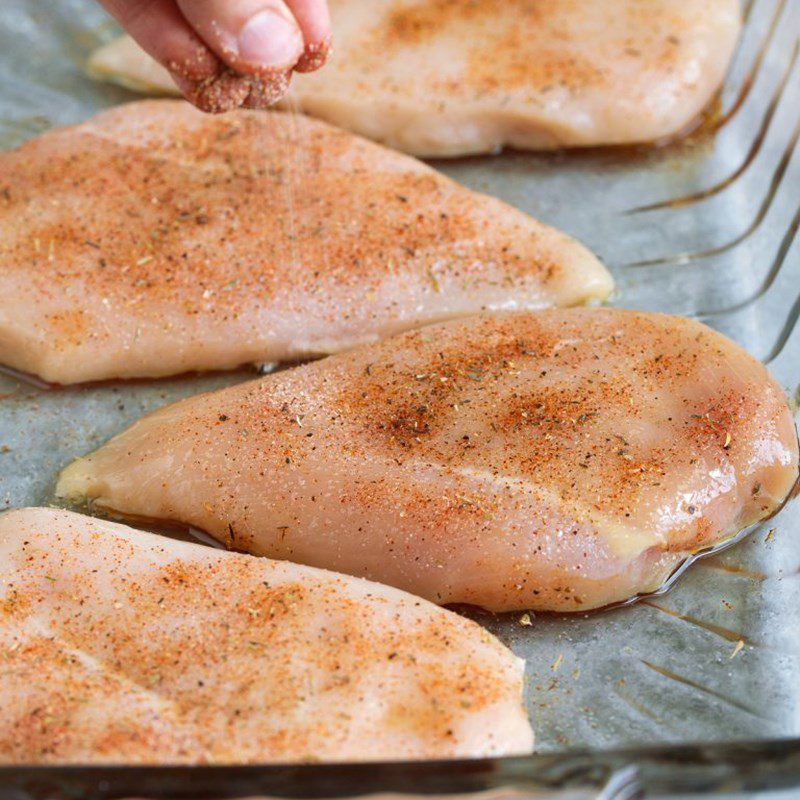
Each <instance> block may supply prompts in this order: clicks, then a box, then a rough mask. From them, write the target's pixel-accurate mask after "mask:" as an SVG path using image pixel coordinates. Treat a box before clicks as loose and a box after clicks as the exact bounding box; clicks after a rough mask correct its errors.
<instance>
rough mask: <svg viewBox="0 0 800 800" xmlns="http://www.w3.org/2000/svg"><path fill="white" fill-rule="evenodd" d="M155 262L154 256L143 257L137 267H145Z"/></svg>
mask: <svg viewBox="0 0 800 800" xmlns="http://www.w3.org/2000/svg"><path fill="white" fill-rule="evenodd" d="M152 260H153V256H142V258H140V259H139V260H138V261H137V262H136V266H137V267H143V266H144V265H145V264H149V263H150V262H151V261H152Z"/></svg>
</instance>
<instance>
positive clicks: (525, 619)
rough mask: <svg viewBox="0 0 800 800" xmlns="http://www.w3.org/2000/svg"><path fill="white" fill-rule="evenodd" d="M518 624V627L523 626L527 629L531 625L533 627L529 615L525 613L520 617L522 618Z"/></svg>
mask: <svg viewBox="0 0 800 800" xmlns="http://www.w3.org/2000/svg"><path fill="white" fill-rule="evenodd" d="M519 624H520V625H525V627H528V628H529V627H530V626H531V625H533V621H532V620H531V615H530V614H527V613H526V614H523V615H522V616H521V617H520V618H519Z"/></svg>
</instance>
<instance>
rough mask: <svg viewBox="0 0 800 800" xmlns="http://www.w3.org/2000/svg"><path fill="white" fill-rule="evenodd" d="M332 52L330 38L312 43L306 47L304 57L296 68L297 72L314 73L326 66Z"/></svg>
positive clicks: (301, 57)
mask: <svg viewBox="0 0 800 800" xmlns="http://www.w3.org/2000/svg"><path fill="white" fill-rule="evenodd" d="M330 52H331V40H330V37H328V38H327V39H324V40H323V41H321V42H311V43H310V44H307V45H306V48H305V50H304V51H303V55H302V56H300V58H299V60H298V62H297V64H295V66H294V71H295V72H314V71H316V70H318V69H319V68H320V67H323V66H325V62H326V61H327V60H328V57H329V56H330Z"/></svg>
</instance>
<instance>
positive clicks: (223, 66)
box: [100, 0, 330, 113]
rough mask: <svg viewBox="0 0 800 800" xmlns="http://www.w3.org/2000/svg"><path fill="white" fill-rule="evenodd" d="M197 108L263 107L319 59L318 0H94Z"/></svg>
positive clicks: (322, 4)
mask: <svg viewBox="0 0 800 800" xmlns="http://www.w3.org/2000/svg"><path fill="white" fill-rule="evenodd" d="M100 2H101V3H102V5H103V6H105V8H106V9H107V10H108V11H109V12H110V13H111V14H113V15H114V16H115V17H116V18H117V20H118V21H119V22H120V24H121V25H122V26H123V27H124V28H125V29H126V30H127V31H128V33H130V35H131V36H132V37H133V38H134V39H136V41H137V42H138V43H139V44H140V45H141V46H142V48H144V49H145V50H146V51H147V52H148V53H149V54H150V55H151V56H153V58H155V59H156V60H157V61H158V62H160V63H161V64H162V65H163V66H165V67H166V68H167V69H168V70H169V71H170V73H171V74H172V77H173V78H174V80H175V83H176V84H177V85H178V88H179V89H180V90H181V91H182V92H183V94H184V95H185V96H186V98H187V99H188V100H190V101H191V102H192V103H194V104H195V105H196V106H197V107H198V108H201V109H203V111H210V112H215V113H216V112H222V111H230V110H231V109H234V108H238V107H239V106H244V107H246V108H265V107H266V106H269V105H272V104H273V103H275V102H276V101H277V100H279V99H280V98H281V97H282V96H283V95H284V94H285V93H286V90H287V89H288V88H289V82H290V80H291V74H292V71H296V72H311V71H312V70H315V69H318V68H319V67H321V66H322V65H323V64H324V63H325V59H326V57H327V54H328V48H329V45H330V17H329V14H328V7H327V2H326V0H100Z"/></svg>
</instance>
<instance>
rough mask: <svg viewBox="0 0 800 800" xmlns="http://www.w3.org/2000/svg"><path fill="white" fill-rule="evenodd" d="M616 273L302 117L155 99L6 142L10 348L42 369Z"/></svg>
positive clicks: (546, 231) (345, 324)
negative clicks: (15, 144) (14, 144)
mask: <svg viewBox="0 0 800 800" xmlns="http://www.w3.org/2000/svg"><path fill="white" fill-rule="evenodd" d="M611 287H612V282H611V278H610V276H609V274H608V272H607V271H606V270H605V269H604V268H603V267H602V266H601V265H600V264H599V262H598V261H597V260H596V259H595V258H594V256H592V255H591V254H590V253H589V252H588V251H587V250H585V249H584V248H583V247H582V246H581V245H579V244H577V243H576V242H575V241H573V240H572V239H570V238H569V237H568V236H565V235H564V234H562V233H558V232H557V231H554V230H552V229H550V228H548V227H546V226H544V225H541V224H540V223H538V222H536V221H535V220H533V219H531V218H530V217H528V216H526V215H524V214H522V213H520V212H518V211H515V210H514V209H512V208H510V207H509V206H507V205H505V204H503V203H501V202H499V201H498V200H494V199H492V198H490V197H485V196H482V195H478V194H475V193H473V192H470V191H468V190H467V189H464V188H462V187H460V186H458V185H457V184H455V183H453V182H452V181H450V180H448V179H447V178H445V177H444V176H442V175H440V174H439V173H437V172H434V171H433V170H431V169H429V168H428V167H426V166H424V165H423V164H421V163H419V162H418V161H415V160H413V159H411V158H408V157H406V156H401V155H398V154H396V153H392V152H391V151H389V150H385V149H383V148H381V147H378V146H377V145H374V144H371V143H369V142H367V141H364V140H363V139H359V138H357V137H354V136H352V135H350V134H348V133H345V132H343V131H339V130H336V129H335V128H332V127H330V126H328V125H325V124H324V123H321V122H315V121H312V120H309V119H306V118H304V117H300V116H293V115H288V114H282V113H257V112H246V111H245V112H239V113H235V114H230V115H228V116H225V117H223V118H219V117H210V116H207V115H205V114H202V113H201V112H199V111H197V110H196V109H194V108H192V107H191V106H189V104H188V103H182V102H175V101H149V102H142V103H135V104H131V105H127V106H122V107H119V108H115V109H113V110H111V111H107V112H105V113H103V114H100V115H98V116H97V117H95V118H94V119H92V120H90V121H89V122H87V123H85V124H84V125H79V126H77V127H74V128H65V129H61V130H57V131H54V132H51V133H47V134H44V135H43V136H41V137H40V138H38V139H36V140H34V141H32V142H29V143H28V144H25V145H23V146H22V147H21V148H20V149H18V150H15V151H13V152H10V153H7V154H4V155H0V295H2V297H3V303H1V304H0V362H3V363H5V364H7V365H9V366H12V367H15V368H17V369H20V370H24V371H26V372H34V373H36V374H38V375H40V376H41V377H42V378H44V379H45V380H47V381H52V382H57V383H75V382H79V381H91V380H98V379H104V378H130V377H148V376H149V377H154V376H161V375H170V374H176V373H180V372H185V371H187V370H210V369H227V368H232V367H236V366H238V365H240V364H244V363H248V362H258V361H280V360H284V359H298V358H304V357H308V356H314V355H319V354H325V353H331V352H335V351H338V350H344V349H347V348H349V347H353V346H354V345H356V344H359V343H364V342H371V341H375V340H377V339H379V338H381V337H383V336H386V335H388V334H391V333H395V332H397V331H401V330H405V329H408V328H415V327H419V326H421V325H424V324H426V323H429V322H432V321H436V320H441V319H448V318H452V317H460V316H465V315H468V314H472V313H475V312H477V311H480V310H481V309H508V308H539V307H542V306H549V305H553V304H559V305H560V304H563V305H572V304H580V303H585V302H588V301H596V300H602V299H603V298H605V297H606V296H607V295H608V293H609V292H610V291H611Z"/></svg>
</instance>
